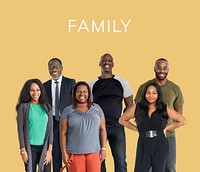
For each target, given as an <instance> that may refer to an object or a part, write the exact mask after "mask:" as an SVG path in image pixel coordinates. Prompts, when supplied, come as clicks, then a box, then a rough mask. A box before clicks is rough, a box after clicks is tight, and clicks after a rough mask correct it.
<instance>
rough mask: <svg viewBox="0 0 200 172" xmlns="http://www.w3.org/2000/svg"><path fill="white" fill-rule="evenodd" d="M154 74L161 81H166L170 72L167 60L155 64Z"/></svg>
mask: <svg viewBox="0 0 200 172" xmlns="http://www.w3.org/2000/svg"><path fill="white" fill-rule="evenodd" d="M154 72H155V74H156V78H157V79H158V80H159V81H163V80H165V79H166V78H167V75H168V72H169V63H168V62H167V61H165V60H158V61H157V62H156V64H155V67H154Z"/></svg>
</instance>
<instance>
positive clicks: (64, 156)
mask: <svg viewBox="0 0 200 172" xmlns="http://www.w3.org/2000/svg"><path fill="white" fill-rule="evenodd" d="M99 66H100V67H101V75H100V76H99V77H98V78H97V79H95V80H94V81H92V82H90V83H89V84H88V83H86V82H85V81H79V82H77V83H76V81H75V79H71V78H67V77H64V76H63V75H62V71H63V65H62V61H61V60H60V59H58V58H52V59H50V60H49V62H48V69H49V74H50V75H51V77H52V78H51V79H50V80H48V81H47V82H45V83H43V84H42V82H41V81H40V80H39V79H30V80H28V81H26V82H25V84H24V86H23V88H22V90H21V93H20V96H19V99H18V103H17V105H16V111H17V126H18V138H19V145H20V155H21V157H22V160H23V162H24V165H25V171H26V172H36V169H38V172H51V160H52V162H53V165H52V166H53V172H60V169H61V168H62V162H63V163H64V164H65V165H66V166H67V170H68V171H69V172H100V171H101V172H106V164H105V160H106V144H107V142H108V143H109V145H110V148H111V152H112V156H113V160H114V171H115V172H127V163H126V137H125V131H124V126H125V127H127V128H129V129H131V130H133V131H137V132H138V134H139V137H138V143H137V152H136V161H135V170H134V171H135V172H151V171H152V172H175V171H176V170H175V165H176V140H175V132H174V129H176V128H178V127H180V126H182V125H184V124H185V123H186V120H185V118H184V117H183V115H182V111H183V103H184V100H183V96H182V92H181V90H180V88H179V86H177V85H176V84H175V83H173V82H172V81H169V80H168V79H167V74H168V71H169V63H168V61H167V60H166V59H164V58H160V59H158V60H157V61H156V62H155V66H154V71H155V78H154V79H152V80H149V81H148V82H146V83H144V84H142V85H141V86H140V87H139V89H138V92H137V94H136V97H135V99H134V101H133V93H132V89H131V86H130V84H129V83H128V81H127V80H126V79H124V78H121V77H119V76H116V75H114V74H113V72H112V69H113V67H114V62H113V57H112V56H111V55H110V54H108V53H106V54H104V55H103V56H101V58H100V62H99ZM123 102H124V105H125V107H124V108H123ZM134 102H135V103H134ZM133 118H134V119H135V121H134V122H132V121H130V120H131V119H133Z"/></svg>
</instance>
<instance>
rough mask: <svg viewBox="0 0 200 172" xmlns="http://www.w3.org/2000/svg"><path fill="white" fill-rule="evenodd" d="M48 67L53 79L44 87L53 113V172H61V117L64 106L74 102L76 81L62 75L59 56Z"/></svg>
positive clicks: (50, 61)
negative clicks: (72, 99)
mask: <svg viewBox="0 0 200 172" xmlns="http://www.w3.org/2000/svg"><path fill="white" fill-rule="evenodd" d="M48 69H49V74H50V75H51V77H52V79H50V80H48V81H47V82H45V83H44V87H45V90H46V93H47V96H48V99H49V103H50V104H51V107H52V113H53V133H54V140H53V152H52V153H53V172H59V171H60V168H61V167H62V154H61V149H60V141H59V138H60V134H59V124H60V120H59V119H60V115H61V114H62V111H63V110H64V108H65V107H66V106H69V105H70V104H71V103H72V102H71V95H72V89H73V88H74V86H75V84H76V81H75V80H74V79H71V78H67V77H64V76H63V75H62V71H63V66H62V61H61V60H60V59H58V58H52V59H50V60H49V62H48Z"/></svg>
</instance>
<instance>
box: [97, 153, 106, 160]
mask: <svg viewBox="0 0 200 172" xmlns="http://www.w3.org/2000/svg"><path fill="white" fill-rule="evenodd" d="M99 156H100V161H101V162H102V161H103V160H104V159H106V151H105V150H101V151H100V154H99Z"/></svg>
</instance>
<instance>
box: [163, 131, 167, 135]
mask: <svg viewBox="0 0 200 172" xmlns="http://www.w3.org/2000/svg"><path fill="white" fill-rule="evenodd" d="M163 133H164V135H165V137H167V130H166V129H164V130H163Z"/></svg>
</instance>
